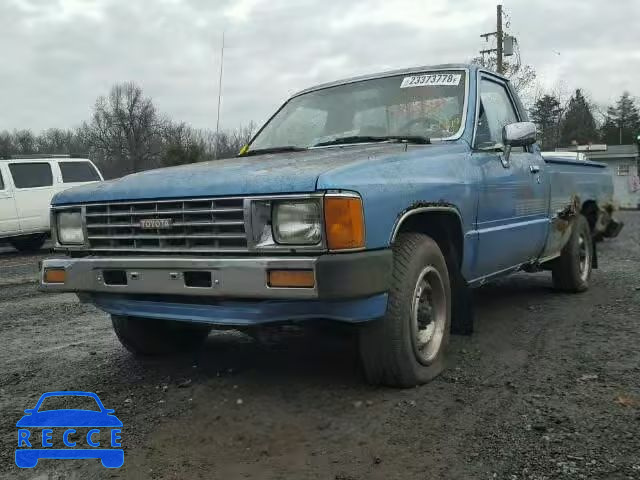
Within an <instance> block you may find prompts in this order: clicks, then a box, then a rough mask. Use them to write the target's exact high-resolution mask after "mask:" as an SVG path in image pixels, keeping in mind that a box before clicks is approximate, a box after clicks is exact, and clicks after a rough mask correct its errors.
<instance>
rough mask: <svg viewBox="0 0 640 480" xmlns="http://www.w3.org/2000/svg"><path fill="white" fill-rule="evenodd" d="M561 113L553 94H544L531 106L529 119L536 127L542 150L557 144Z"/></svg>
mask: <svg viewBox="0 0 640 480" xmlns="http://www.w3.org/2000/svg"><path fill="white" fill-rule="evenodd" d="M561 113H562V109H561V107H560V101H559V100H558V99H557V98H556V97H554V96H553V95H544V96H543V97H542V98H540V99H538V100H537V101H536V103H535V104H534V105H533V107H532V108H531V120H532V121H533V122H534V123H535V124H536V125H537V127H538V142H539V143H540V146H541V148H542V149H543V150H553V149H555V148H556V147H557V146H558V141H559V138H558V136H559V135H558V127H559V124H560V118H561Z"/></svg>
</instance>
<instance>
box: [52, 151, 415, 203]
mask: <svg viewBox="0 0 640 480" xmlns="http://www.w3.org/2000/svg"><path fill="white" fill-rule="evenodd" d="M404 151H405V145H402V144H383V145H380V144H378V145H354V146H344V147H334V148H321V149H313V150H309V151H304V152H287V153H278V154H269V155H257V156H252V157H245V158H232V159H228V160H217V161H210V162H202V163H194V164H190V165H182V166H179V167H170V168H161V169H158V170H149V171H146V172H140V173H135V174H132V175H128V176H126V177H123V178H120V179H117V180H110V181H106V182H102V183H98V184H92V185H86V186H81V187H76V188H71V189H69V190H65V191H63V192H61V193H59V194H57V195H56V196H55V197H54V198H53V200H52V204H53V205H61V204H70V203H87V202H105V201H116V200H146V199H159V198H181V197H206V196H223V195H249V194H250V195H259V194H273V193H297V192H312V191H314V190H315V189H316V182H317V180H318V177H319V176H320V175H321V174H323V173H326V172H328V171H331V170H333V169H336V168H339V167H343V166H347V165H351V164H354V163H359V162H369V161H372V160H374V159H377V158H378V159H379V158H384V157H388V156H392V155H394V154H400V153H402V152H404Z"/></svg>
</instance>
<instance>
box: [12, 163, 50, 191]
mask: <svg viewBox="0 0 640 480" xmlns="http://www.w3.org/2000/svg"><path fill="white" fill-rule="evenodd" d="M9 170H11V176H12V177H13V184H14V185H15V186H16V188H36V187H49V186H51V185H53V175H52V174H51V165H49V164H48V163H32V162H30V163H10V164H9Z"/></svg>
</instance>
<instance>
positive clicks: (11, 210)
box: [0, 165, 20, 238]
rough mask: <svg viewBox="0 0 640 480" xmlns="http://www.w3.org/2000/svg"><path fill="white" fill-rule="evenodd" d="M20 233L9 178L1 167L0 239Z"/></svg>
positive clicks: (0, 166)
mask: <svg viewBox="0 0 640 480" xmlns="http://www.w3.org/2000/svg"><path fill="white" fill-rule="evenodd" d="M18 233H20V222H19V221H18V212H17V210H16V202H15V199H14V197H13V189H12V188H11V183H10V181H9V177H8V175H7V174H6V171H4V167H3V166H2V165H0V238H2V237H9V236H11V235H15V234H18Z"/></svg>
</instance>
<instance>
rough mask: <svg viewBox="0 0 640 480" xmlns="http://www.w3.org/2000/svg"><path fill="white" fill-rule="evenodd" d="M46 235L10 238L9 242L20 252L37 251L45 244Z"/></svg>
mask: <svg viewBox="0 0 640 480" xmlns="http://www.w3.org/2000/svg"><path fill="white" fill-rule="evenodd" d="M46 239H47V237H46V235H44V234H41V235H31V236H28V237H18V238H10V239H9V243H10V244H11V245H12V246H13V248H15V249H16V250H18V251H19V252H25V253H28V252H37V251H38V250H40V249H41V248H42V245H44V242H45V240H46Z"/></svg>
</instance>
